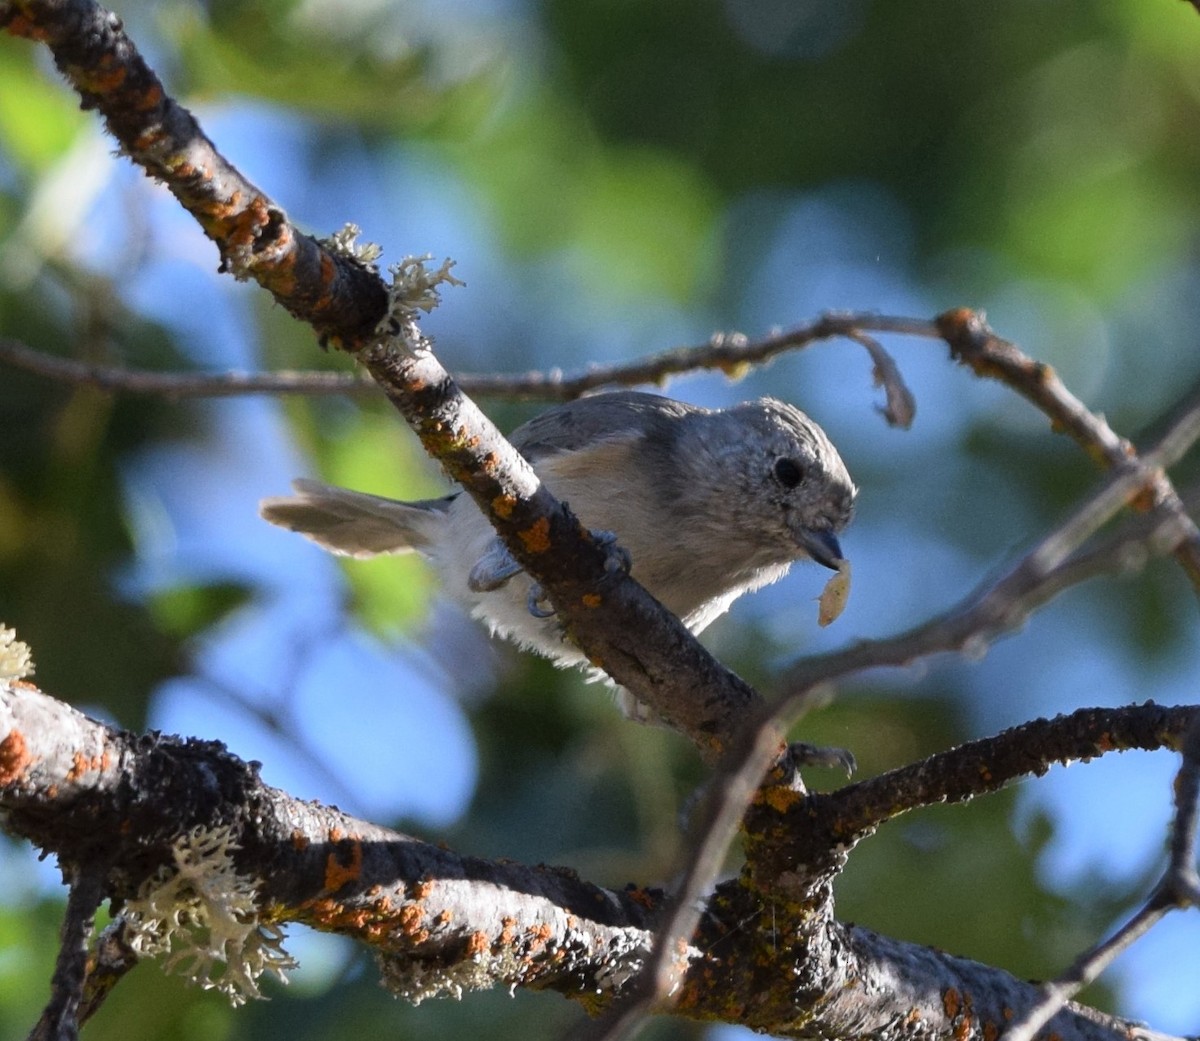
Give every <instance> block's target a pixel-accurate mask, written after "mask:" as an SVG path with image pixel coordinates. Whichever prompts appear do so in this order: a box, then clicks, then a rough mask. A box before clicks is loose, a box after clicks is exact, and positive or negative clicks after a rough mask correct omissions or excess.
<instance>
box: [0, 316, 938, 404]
mask: <svg viewBox="0 0 1200 1041" xmlns="http://www.w3.org/2000/svg"><path fill="white" fill-rule="evenodd" d="M872 332H875V333H878V332H896V333H908V334H910V335H921V336H927V337H937V336H938V332H937V327H936V326H935V325H934V323H933V322H929V321H924V320H921V319H915V318H900V317H889V316H886V315H876V314H871V313H869V312H862V313H855V312H829V313H827V314H824V315H822V316H820V317H819V318H817V320H816V321H814V322H810V323H808V324H806V325H802V326H798V327H797V328H795V329H791V330H788V331H787V332H780V333H772V334H771V335H769V336H764V337H762V338H760V339H757V340H751V339H748V338H747V337H746V336H744V335H742V334H741V333H718V334H716V335H714V336H713V337H712V339H711V340H709V342H708V343H707V344H702V345H699V346H695V347H679V348H674V349H672V350H668V351H664V352H662V353H660V354H655V355H651V356H650V357H649V358H644V359H640V360H637V361H634V362H627V363H622V364H618V365H593V366H589V367H588V368H587V369H586V370H584V371H583V372H578V373H574V374H570V375H566V374H564V373H562V372H561V371H560V370H557V369H552V370H550V371H549V372H525V373H520V374H516V375H505V374H500V373H459V374H458V375H457V376H456V377H455V379H456V381H457V383H458V385H459V387H461V388H462V390H463V391H464V392H465V393H467V394H472V395H478V396H482V397H492V398H507V399H512V400H528V401H571V400H573V399H575V398H577V397H579V396H580V395H582V394H585V393H587V392H588V391H590V390H597V389H600V388H602V387H612V386H626V387H628V386H635V385H638V384H647V383H650V384H659V385H661V384H663V383H665V382H666V380H667V378H668V377H670V376H674V375H679V374H681V373H686V372H695V371H697V370H701V369H720V370H722V371H724V372H725V373H726V374H728V375H729V376H730V377H731V378H736V377H737V376H738V375H739V374H740V373H742V372H744V371H745V370H746V369H747V368H748V367H749V366H750V365H753V364H759V363H762V362H764V361H769V360H770V359H771V358H773V357H775V356H777V355H779V354H783V353H785V352H787V351H793V350H802V349H803V348H805V347H808V346H811V345H812V344H814V343H818V342H821V341H823V340H828V339H834V338H837V337H844V338H846V339H850V340H854V341H855V342H857V343H860V344H862V345H863V346H864V347H865V348H866V349H867V351H868V353H870V355H871V359H872V362H873V363H874V376H875V382H876V384H877V385H881V386H883V387H884V390H885V392H886V405H885V407H884V408H883V414H884V416H885V417H886V418H887V420H888V422H889V423H891V424H892V425H894V426H901V427H908V426H910V425H911V424H912V419H913V415H914V413H915V411H916V406H915V404H914V401H913V396H912V393H911V392H910V391H909V389H908V388H907V387H906V386H905V384H904V380H903V377H902V376H901V375H900V372H899V370H898V369H897V367H896V364H895V362H894V361H893V360H892V358H891V357H890V356H889V355H888V354H887V352H886V351H884V350H883V348H882V347H881V346H880V345H879V344H878V342H876V341H875V340H874V339H873V338H872V337H871V336H870V335H869V334H870V333H872ZM0 361H4V362H7V363H8V364H10V365H13V366H15V367H16V368H19V369H24V370H26V371H27V372H33V373H36V374H37V375H39V376H45V377H46V378H48V379H52V380H58V381H60V382H63V383H71V384H84V385H87V386H91V387H95V388H97V389H99V390H104V391H108V392H111V393H118V392H119V393H127V394H152V395H156V396H161V397H164V398H168V399H178V398H200V397H230V396H234V395H244V394H304V395H311V396H318V395H328V394H361V393H369V392H373V391H374V389H375V383H374V381H373V380H372V379H371V378H370V377H369V376H367V375H366V374H364V373H343V372H324V371H304V372H297V371H284V372H156V371H152V370H149V369H130V368H125V367H122V366H116V365H99V364H95V363H92V362H83V361H78V360H76V359H73V358H61V357H58V356H56V355H51V354H46V353H44V352H42V351H36V350H34V349H33V348H31V347H28V346H26V345H25V344H22V343H18V342H16V341H15V340H10V339H2V338H0Z"/></svg>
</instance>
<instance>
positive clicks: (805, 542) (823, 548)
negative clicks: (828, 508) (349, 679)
mask: <svg viewBox="0 0 1200 1041" xmlns="http://www.w3.org/2000/svg"><path fill="white" fill-rule="evenodd" d="M799 541H800V548H801V549H803V550H804V552H805V553H807V554H808V555H809V556H810V557H812V558H813V560H815V561H816V562H817V563H818V564H824V565H825V567H827V568H829V570H830V571H837V570H838V565H839V564H840V563H841V562H842V560H843V559H844V558H843V557H842V547H841V546H840V545H838V540H837V537H836V536H835V535H834V534H833V532H832V531H812V530H811V529H805V530H803V531H801V532H800V539H799Z"/></svg>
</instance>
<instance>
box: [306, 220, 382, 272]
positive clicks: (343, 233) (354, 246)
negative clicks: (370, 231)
mask: <svg viewBox="0 0 1200 1041" xmlns="http://www.w3.org/2000/svg"><path fill="white" fill-rule="evenodd" d="M361 234H362V228H360V227H359V226H358V225H357V224H343V225H342V227H341V228H340V230H338V231H335V232H334V233H333V234H332V235H330V236H329V237H328V238H325V239H321V244H322V245H323V246H327V247H328V248H329V249H330V250H332V251H333V252H334V253H337V254H338V255H339V256H343V257H349V258H350V259H351V260H354V261H357V262H358V263H359V264H361V265H362V266H363V267H366V268H370V269H371V270H372V271H374V270H375V261H377V260H378V259H379V258H380V257H381V256H383V247H382V246H380V245H379V244H378V243H375V242H364V243H362V244H361V245H360V244H359V243H358V242H356V241H355V239H357V238H358V236H359V235H361Z"/></svg>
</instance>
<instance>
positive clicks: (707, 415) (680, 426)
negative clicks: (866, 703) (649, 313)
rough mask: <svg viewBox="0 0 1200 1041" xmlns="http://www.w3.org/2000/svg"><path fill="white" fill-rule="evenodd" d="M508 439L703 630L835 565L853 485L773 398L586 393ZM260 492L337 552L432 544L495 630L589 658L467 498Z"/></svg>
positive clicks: (577, 660) (560, 653) (458, 594)
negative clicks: (763, 594)
mask: <svg viewBox="0 0 1200 1041" xmlns="http://www.w3.org/2000/svg"><path fill="white" fill-rule="evenodd" d="M509 440H510V441H511V442H512V444H513V445H514V446H515V447H516V448H517V449H518V450H519V451H520V452H521V454H522V455H524V456H525V458H526V459H528V460H529V462H530V464H531V465H532V466H533V468H534V470H535V471H536V472H537V474H538V476H539V477H540V478H541V479H542V481H543V482H545V484H546V486H547V487H548V488H549V490H550V491H551V492H552V493H553V494H554V496H555V497H556V498H558V499H560V500H562V501H565V502H568V503H569V504H570V506H571V509H572V510H573V511H574V513H575V514H576V516H578V517H579V519H580V521H581V522H582V523H583V524H585V525H586V526H587V527H588V528H589V529H591V530H592V531H597V532H600V531H603V532H611V533H613V534H614V535H615V537H616V539H617V541H618V543H619V545H620V546H621V547H622V548H623V549H624V550H626V551H627V552H628V554H629V557H630V560H631V561H632V575H633V577H634V578H636V579H637V580H638V581H639V582H640V583H641V584H642V585H643V586H645V587H646V589H647V590H649V591H650V593H652V594H653V595H654V596H655V597H656V598H657V599H658V600H659V601H660V602H661V603H663V604H664V605H665V606H666V607H668V608H669V609H670V610H671V611H672V612H674V614H675V615H677V616H678V617H679V618H680V619H681V620H682V621H683V623H684V624H685V625H686V626H687V627H688V628H689V629H690V630H691V631H692V632H695V633H698V632H700V631H701V630H702V629H704V628H705V627H706V626H707V625H709V623H711V622H712V621H713V619H715V618H717V617H718V616H720V615H721V614H723V613H724V612H725V611H727V610H728V609H729V605H730V604H732V603H733V601H734V600H736V599H737V598H738V597H739V596H741V595H742V594H743V593H748V592H750V591H752V590H755V589H758V588H759V587H761V586H764V585H766V584H768V583H770V582H775V581H777V580H778V579H780V578H782V577H783V576H784V575H785V574H786V573H787V571H788V568H789V567H790V566H791V564H792V562H793V561H796V560H804V559H809V558H811V559H812V560H815V561H817V563H819V564H823V565H825V566H826V567H828V568H831V569H833V570H837V569H838V568H839V565H840V564H841V562H842V550H841V546H839V544H838V540H837V533H838V532H840V531H841V530H842V529H843V528H844V527H845V526H846V524H847V523H849V521H850V517H851V514H852V513H853V508H854V497H855V494H856V489H855V487H854V483H853V482H852V481H851V479H850V475H849V474H848V473H847V472H846V467H845V465H844V464H843V463H842V460H841V457H840V456H839V455H838V453H837V449H835V448H834V447H833V444H832V443H831V442H830V440H829V438H828V437H827V436H826V435H825V432H824V431H823V430H822V429H821V428H820V427H819V426H817V424H816V423H814V422H813V421H812V420H811V419H809V418H808V417H807V416H806V415H805V414H804V413H803V412H801V411H799V410H798V409H796V408H793V407H792V406H791V405H787V404H784V403H783V402H781V401H776V400H775V399H773V398H761V399H759V400H757V401H750V402H746V403H744V404H741V405H737V406H735V407H733V408H728V409H721V410H711V409H705V408H699V407H697V406H695V405H688V404H685V403H683V402H681V401H674V400H672V399H671V398H666V397H662V396H660V395H656V394H642V393H637V392H634V391H619V392H615V393H609V394H597V395H594V396H592V397H585V398H580V399H579V400H577V401H572V402H569V403H567V404H564V405H559V406H557V407H555V408H552V409H550V410H548V411H546V412H544V413H542V414H541V415H539V416H536V417H535V418H533V419H531V420H530V421H529V422H527V423H525V424H523V425H522V426H520V427H518V428H517V429H516V430H515V431H513V433H512V434H511V435H510V437H509ZM294 488H295V490H296V492H297V494H296V495H294V496H289V497H281V498H272V499H264V500H263V502H262V504H261V507H260V512H261V514H262V516H263V517H264V518H265V519H266V520H268V521H270V522H271V523H272V524H277V525H279V526H280V527H283V528H289V529H290V530H292V531H296V532H299V533H300V534H301V535H304V536H306V537H307V538H310V539H312V540H313V541H314V542H316V543H317V544H318V545H320V546H323V547H324V548H325V549H328V550H331V551H332V552H334V553H339V554H343V555H346V556H352V557H371V556H375V555H376V554H379V553H408V552H411V551H413V550H416V551H417V552H419V553H422V554H424V555H425V556H427V557H428V558H429V559H430V560H431V561H432V563H433V565H434V568H435V569H436V571H437V572H438V573H439V575H440V577H441V580H442V583H443V586H444V588H445V589H446V591H447V592H448V593H449V595H450V596H451V597H452V598H453V599H454V600H456V601H458V602H459V603H460V604H462V605H463V606H465V607H466V608H467V610H469V611H470V613H471V614H472V615H473V616H474V617H476V618H480V619H483V620H484V621H485V622H486V623H487V624H488V626H489V628H490V629H491V631H492V632H493V633H494V634H499V635H501V636H504V637H507V638H508V639H510V640H513V641H515V642H516V643H518V644H520V645H521V646H522V647H527V648H529V649H531V650H534V651H536V652H537V653H539V654H542V655H545V656H546V657H548V658H551V659H553V660H554V661H555V662H556V663H557V664H558V665H560V666H569V665H582V664H586V659H585V658H584V656H583V654H582V653H581V652H580V651H579V649H578V648H577V647H575V646H574V645H573V644H571V643H569V642H567V641H566V640H565V639H564V637H563V634H562V632H561V629H560V627H559V626H558V625H557V623H556V622H555V621H554V619H553V618H552V617H550V616H549V614H548V612H546V611H543V610H541V609H539V607H538V599H539V596H540V590H539V589H538V588H537V587H536V586H535V585H534V584H533V583H532V581H531V580H530V579H529V577H528V576H527V575H526V574H525V573H524V572H523V571H522V569H521V566H520V565H519V564H518V563H517V562H516V561H515V560H514V559H513V558H512V556H511V555H510V554H509V552H508V550H507V549H505V547H504V544H503V543H502V542H501V541H500V540H499V538H498V537H497V535H496V533H495V531H494V530H493V528H492V527H491V525H490V524H488V522H487V520H486V519H485V518H484V516H483V515H482V514H481V513H480V512H479V510H478V509H477V507H476V506H475V504H474V502H472V500H471V499H470V497H469V496H467V495H464V494H462V493H461V492H456V493H454V494H451V495H447V496H445V497H444V498H440V499H426V500H422V501H419V502H399V501H397V500H395V499H386V498H382V497H380V496H377V495H368V494H366V493H363V492H353V491H348V490H346V489H344V488H337V487H333V486H331V485H326V484H321V483H319V482H317V481H309V480H298V481H296V482H295V484H294Z"/></svg>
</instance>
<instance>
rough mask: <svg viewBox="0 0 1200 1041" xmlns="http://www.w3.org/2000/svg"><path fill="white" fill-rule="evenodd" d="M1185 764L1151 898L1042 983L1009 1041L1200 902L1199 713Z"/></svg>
mask: <svg viewBox="0 0 1200 1041" xmlns="http://www.w3.org/2000/svg"><path fill="white" fill-rule="evenodd" d="M1182 751H1183V765H1182V766H1180V768H1179V774H1178V775H1177V776H1176V779H1175V786H1174V790H1175V818H1174V821H1173V822H1172V827H1171V844H1170V846H1171V858H1170V862H1169V863H1168V865H1167V870H1166V872H1165V873H1164V874H1163V877H1162V879H1161V880H1160V881H1159V883H1158V885H1157V886H1155V888H1154V891H1153V892H1152V893H1151V895H1150V898H1149V899H1148V900H1147V901H1146V903H1145V904H1143V905H1142V907H1141V908H1139V909H1138V911H1137V912H1136V913H1135V914H1134V915H1133V916H1132V917H1131V918H1130V919H1129V921H1127V922H1126V923H1125V924H1124V925H1122V926H1121V928H1120V929H1118V930H1117V931H1116V932H1115V933H1114V934H1113V935H1112V936H1111V937H1110V938H1109V939H1107V940H1105V941H1103V942H1102V943H1098V944H1096V945H1095V946H1094V947H1093V948H1092V949H1091V950H1089V951H1085V952H1084V953H1083V954H1081V955H1080V956H1079V957H1078V958H1076V959H1075V962H1074V963H1073V964H1072V965H1071V967H1070V968H1069V969H1067V971H1066V972H1064V973H1063V974H1062V975H1061V976H1059V977H1058V978H1057V979H1055V980H1051V981H1050V982H1048V983H1044V984H1042V986H1041V987H1040V988H1039V993H1038V998H1037V1000H1036V1001H1035V1002H1034V1003H1033V1005H1031V1006H1030V1007H1029V1008H1028V1009H1026V1011H1025V1013H1024V1014H1023V1015H1022V1016H1021V1018H1020V1019H1019V1020H1017V1022H1016V1023H1014V1024H1013V1025H1012V1028H1011V1029H1010V1030H1009V1031H1008V1032H1007V1034H1006V1035H1005V1041H1033V1039H1034V1036H1035V1035H1036V1034H1037V1032H1038V1031H1039V1030H1041V1029H1042V1027H1044V1026H1045V1025H1046V1023H1047V1022H1048V1021H1049V1020H1050V1017H1051V1016H1053V1015H1054V1013H1055V1012H1057V1011H1058V1010H1059V1009H1060V1008H1062V1007H1063V1006H1064V1005H1065V1004H1066V1003H1067V1001H1069V1000H1070V999H1071V998H1072V997H1074V996H1075V995H1076V994H1078V993H1079V991H1080V990H1082V989H1083V988H1084V987H1086V986H1087V985H1088V984H1089V983H1091V982H1093V981H1094V980H1096V979H1097V978H1098V977H1099V975H1100V973H1102V972H1103V971H1104V970H1105V969H1106V968H1108V966H1109V965H1111V964H1112V963H1113V961H1114V960H1115V959H1116V957H1117V956H1118V955H1119V954H1121V953H1122V952H1123V951H1125V950H1127V949H1128V948H1129V947H1131V946H1132V945H1133V944H1134V942H1135V941H1136V940H1138V939H1139V938H1140V937H1142V936H1144V935H1145V934H1146V933H1147V932H1149V930H1150V929H1151V928H1152V927H1153V926H1154V925H1156V924H1157V923H1158V922H1159V921H1160V920H1161V919H1162V918H1163V917H1165V916H1166V914H1167V913H1168V912H1170V911H1173V910H1177V909H1182V908H1188V907H1197V906H1200V877H1197V873H1196V827H1197V814H1198V812H1200V808H1198V804H1200V716H1198V717H1197V718H1196V719H1194V720H1193V721H1192V724H1191V726H1190V727H1189V728H1188V730H1187V733H1186V736H1185V737H1184V740H1183V748H1182Z"/></svg>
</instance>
